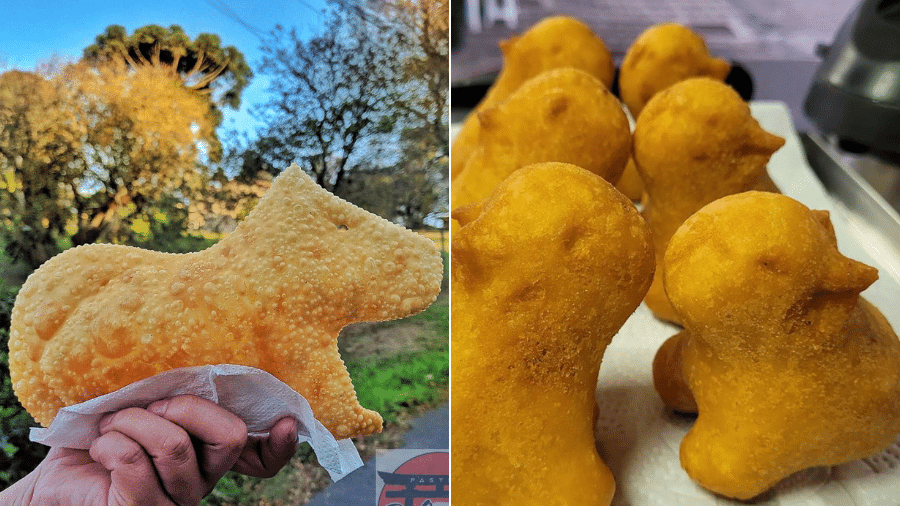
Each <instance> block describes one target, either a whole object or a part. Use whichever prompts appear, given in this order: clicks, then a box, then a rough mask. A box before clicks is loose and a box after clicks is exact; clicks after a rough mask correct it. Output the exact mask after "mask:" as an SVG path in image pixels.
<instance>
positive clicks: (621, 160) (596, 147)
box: [451, 68, 631, 209]
mask: <svg viewBox="0 0 900 506" xmlns="http://www.w3.org/2000/svg"><path fill="white" fill-rule="evenodd" d="M478 121H479V123H480V124H481V131H480V137H479V141H478V144H477V147H476V149H475V150H474V151H473V153H472V156H471V157H470V158H469V160H468V162H467V163H466V167H465V169H464V170H463V172H462V173H461V174H460V175H459V176H458V177H457V178H456V179H454V180H453V182H452V183H451V185H452V187H451V209H455V208H457V207H460V206H463V205H466V204H471V203H474V202H479V201H481V200H484V199H485V198H487V197H488V195H490V194H491V192H492V191H493V190H494V188H496V187H497V185H499V184H500V182H501V181H503V180H504V179H505V178H506V177H507V176H509V175H510V174H512V173H513V172H514V171H515V170H517V169H520V168H522V167H524V166H526V165H529V164H532V163H540V162H565V163H571V164H574V165H577V166H579V167H582V168H584V169H587V170H589V171H591V172H593V173H596V174H599V175H600V176H601V177H603V178H604V179H606V180H608V181H616V180H618V179H619V176H620V175H621V174H622V171H623V170H624V169H625V164H626V163H627V162H628V156H629V154H630V152H631V130H630V128H629V126H628V117H627V116H626V115H625V111H623V110H622V108H621V106H620V105H619V101H618V99H616V97H615V96H613V94H612V93H610V92H609V90H608V89H607V88H606V87H605V86H604V85H603V83H601V82H600V81H598V80H597V79H596V78H595V77H593V76H591V75H590V74H587V73H585V72H582V71H580V70H576V69H571V68H566V69H557V70H550V71H547V72H544V73H542V74H541V75H539V76H537V77H535V78H533V79H530V80H529V81H528V82H526V83H525V84H523V85H522V86H520V87H519V89H518V90H516V92H515V93H513V94H512V95H511V96H510V97H509V99H508V100H506V101H505V102H503V103H501V104H498V105H496V106H494V107H491V108H488V109H485V110H483V111H481V112H480V113H478Z"/></svg>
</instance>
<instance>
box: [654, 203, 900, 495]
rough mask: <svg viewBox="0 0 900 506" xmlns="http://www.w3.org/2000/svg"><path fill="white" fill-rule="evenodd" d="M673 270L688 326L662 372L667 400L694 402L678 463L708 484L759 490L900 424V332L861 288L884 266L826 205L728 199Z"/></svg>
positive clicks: (673, 290)
mask: <svg viewBox="0 0 900 506" xmlns="http://www.w3.org/2000/svg"><path fill="white" fill-rule="evenodd" d="M664 274H665V284H666V290H667V292H668V293H669V297H670V299H671V301H672V305H673V306H674V308H675V310H676V311H677V312H678V314H679V315H680V316H681V319H682V321H683V324H684V327H685V330H684V331H683V332H682V333H680V334H678V335H676V336H675V337H673V338H671V339H670V341H669V342H667V343H666V344H665V345H664V346H663V348H661V349H660V352H659V354H658V355H657V357H656V360H655V361H654V368H653V373H654V381H655V383H656V385H657V386H660V385H663V388H662V389H660V395H661V396H662V398H663V400H664V401H665V402H666V404H668V405H670V406H672V407H674V408H676V409H682V410H685V411H690V409H685V408H686V406H685V404H686V403H687V404H690V403H691V402H694V403H695V406H696V411H697V412H698V413H699V415H698V418H697V421H696V423H695V424H694V427H693V428H692V429H691V431H690V432H689V433H688V435H687V436H686V437H685V438H684V441H683V442H682V444H681V464H682V466H683V467H684V469H685V470H686V471H687V473H688V474H689V475H690V476H691V477H692V478H693V479H694V480H696V481H697V482H698V483H700V484H701V485H703V486H704V487H706V488H708V489H710V490H712V491H714V492H717V493H719V494H722V495H725V496H728V497H734V498H738V499H748V498H751V497H754V496H756V495H758V494H760V493H762V492H764V491H766V490H767V489H769V488H770V487H772V486H773V485H775V484H776V483H777V482H778V481H779V480H781V479H782V478H785V477H786V476H788V475H790V474H792V473H794V472H796V471H799V470H801V469H805V468H808V467H814V466H831V465H837V464H840V463H844V462H848V461H851V460H854V459H858V458H862V457H865V456H867V455H871V454H873V453H876V452H878V451H879V450H881V449H883V448H885V447H886V446H888V445H889V444H890V443H891V442H892V441H893V440H894V438H895V437H896V436H897V434H898V433H900V341H898V339H897V335H896V334H895V333H894V331H893V330H892V329H891V327H890V325H889V324H888V323H887V321H886V320H885V318H884V317H883V316H882V315H881V313H879V312H878V310H877V309H876V308H875V307H873V306H872V305H871V304H869V303H868V302H866V301H865V300H864V299H863V298H861V297H860V296H859V293H860V292H861V291H862V290H864V289H865V288H866V287H868V286H869V285H870V284H871V283H873V282H874V281H875V280H876V278H877V277H878V272H877V270H876V269H874V268H872V267H869V266H867V265H865V264H862V263H860V262H857V261H855V260H851V259H849V258H847V257H845V256H843V255H841V254H840V253H839V252H838V249H837V241H836V239H835V234H834V229H833V228H832V225H831V222H830V221H829V219H828V213H827V212H825V211H810V210H809V209H808V208H806V207H805V206H803V205H802V204H800V203H799V202H797V201H795V200H793V199H791V198H789V197H786V196H783V195H778V194H773V193H766V192H755V191H754V192H747V193H742V194H738V195H732V196H728V197H725V198H722V199H721V200H718V201H716V202H713V203H712V204H710V205H708V206H706V207H704V208H703V209H701V210H700V211H698V212H697V213H696V214H695V215H693V216H692V217H691V218H690V219H688V220H687V221H686V222H685V223H684V225H682V227H681V228H679V230H678V232H676V233H675V235H674V236H673V237H672V240H671V242H670V243H669V248H668V251H667V252H666V254H665V265H664ZM686 401H687V402H686ZM689 407H690V406H687V408H689Z"/></svg>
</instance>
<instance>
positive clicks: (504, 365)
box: [451, 163, 654, 505]
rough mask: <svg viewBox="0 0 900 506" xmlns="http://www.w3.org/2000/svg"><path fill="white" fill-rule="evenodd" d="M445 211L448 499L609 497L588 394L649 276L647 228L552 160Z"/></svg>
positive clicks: (623, 201) (592, 183) (573, 500)
mask: <svg viewBox="0 0 900 506" xmlns="http://www.w3.org/2000/svg"><path fill="white" fill-rule="evenodd" d="M453 217H454V218H455V219H457V220H458V221H459V222H460V224H461V225H462V228H460V229H459V231H458V233H457V234H456V235H455V236H454V237H453V243H452V252H451V263H452V265H451V267H452V269H451V275H452V278H451V280H452V284H451V290H452V293H453V305H452V315H451V318H452V320H453V328H452V336H451V344H452V347H453V356H452V357H451V362H452V363H451V368H452V370H453V374H452V376H451V389H452V391H453V404H452V405H451V420H452V424H451V431H452V432H451V435H452V449H451V451H452V454H453V467H454V480H456V481H455V482H454V485H453V486H454V489H453V490H454V492H453V496H454V501H456V503H457V504H468V505H476V504H503V505H507V504H508V505H513V504H516V505H519V504H534V505H545V504H591V505H608V504H609V503H610V501H611V500H612V497H613V492H614V489H615V483H614V480H613V477H612V475H611V474H610V471H609V469H608V468H607V467H606V465H605V464H604V463H603V461H602V460H601V459H600V457H599V456H598V454H597V450H596V447H595V443H594V436H593V421H592V420H593V416H592V415H593V409H594V405H595V401H594V390H595V388H596V384H597V375H598V372H599V368H600V362H601V360H602V358H603V354H604V352H605V350H606V347H607V345H608V344H609V343H610V341H611V340H612V337H613V335H614V334H615V333H616V332H617V331H618V329H619V328H620V327H621V326H622V324H623V323H624V322H625V320H626V319H627V318H628V316H629V315H631V313H632V312H633V311H634V310H635V308H636V307H637V306H638V305H639V304H640V301H641V298H642V297H643V295H644V292H645V291H646V290H647V287H648V286H649V285H650V280H651V278H652V276H653V269H654V254H653V250H652V243H651V242H650V237H649V231H648V230H647V226H646V223H645V222H644V221H643V220H642V219H641V217H640V215H639V213H638V212H637V210H636V208H635V207H634V205H633V204H632V203H631V201H629V200H628V199H627V198H625V197H624V196H623V195H622V194H621V193H619V192H618V191H616V190H615V189H614V188H613V187H612V185H610V184H609V183H608V182H606V181H605V180H603V179H602V178H600V177H598V176H597V175H595V174H592V173H590V172H588V171H586V170H584V169H581V168H578V167H575V166H572V165H568V164H562V163H544V164H536V165H532V166H528V167H525V168H523V169H521V170H519V171H516V172H515V173H513V174H512V175H511V176H510V177H509V178H508V179H506V180H505V181H504V182H503V183H502V184H501V185H500V186H499V187H498V188H497V189H496V191H495V192H494V193H493V194H492V195H491V196H490V198H489V199H487V200H486V201H485V202H483V203H478V204H472V205H469V206H466V207H464V208H460V209H457V210H455V211H454V213H453Z"/></svg>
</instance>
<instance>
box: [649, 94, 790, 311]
mask: <svg viewBox="0 0 900 506" xmlns="http://www.w3.org/2000/svg"><path fill="white" fill-rule="evenodd" d="M783 144H784V139H783V138H781V137H779V136H777V135H773V134H770V133H769V132H766V131H765V130H763V129H762V128H761V127H760V126H759V123H757V121H756V120H755V119H753V116H751V115H750V107H749V106H748V105H747V103H746V102H744V101H743V100H741V97H740V96H739V95H738V94H737V92H735V91H734V90H733V89H731V87H729V86H728V85H726V84H723V83H721V82H719V81H716V80H714V79H709V78H705V77H696V78H691V79H686V80H684V81H681V82H679V83H676V84H674V85H672V86H670V87H669V88H667V89H665V90H663V91H661V92H659V93H658V94H656V96H654V97H653V98H652V99H651V100H650V102H649V103H647V107H646V108H645V109H644V112H643V113H641V115H640V117H639V118H638V120H637V122H636V124H635V129H634V161H635V165H636V166H637V170H638V172H639V173H640V175H641V180H642V181H643V182H644V185H645V188H644V190H645V192H644V193H645V196H646V198H645V200H644V217H645V218H646V219H647V222H648V223H649V224H650V230H651V231H652V232H653V243H654V245H655V246H656V252H657V263H661V262H662V255H663V253H665V251H666V246H667V244H668V242H669V238H670V237H672V234H674V233H675V230H676V229H678V227H679V226H680V225H681V224H682V223H683V222H684V220H686V219H687V218H688V217H689V216H690V215H692V214H694V212H696V211H697V210H699V209H700V208H701V207H703V206H705V205H706V204H709V203H710V202H712V201H714V200H716V199H718V198H721V197H724V196H725V195H731V194H734V193H740V192H744V191H747V190H754V189H764V190H775V185H774V184H773V183H772V181H771V179H769V176H768V174H767V173H766V164H767V163H768V161H769V158H770V157H771V156H772V153H774V152H775V151H776V150H778V148H780V147H781V146H782V145H783ZM645 302H646V303H647V306H648V307H649V308H650V309H651V310H652V311H653V313H654V314H655V315H656V316H657V317H658V318H660V319H663V320H668V321H671V322H675V323H678V316H677V315H676V314H675V312H674V311H672V307H671V306H670V305H669V301H668V299H667V298H666V294H665V291H664V290H663V285H662V273H661V272H657V274H656V279H654V280H653V286H651V287H650V291H649V292H647V297H646V298H645Z"/></svg>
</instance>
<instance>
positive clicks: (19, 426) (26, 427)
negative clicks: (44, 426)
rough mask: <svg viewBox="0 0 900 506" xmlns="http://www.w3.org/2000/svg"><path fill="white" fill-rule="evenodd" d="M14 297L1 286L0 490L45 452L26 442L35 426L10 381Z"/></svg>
mask: <svg viewBox="0 0 900 506" xmlns="http://www.w3.org/2000/svg"><path fill="white" fill-rule="evenodd" d="M16 293H17V291H16V290H13V289H10V288H8V287H6V286H5V285H0V488H5V487H7V486H9V485H11V484H13V483H14V482H16V481H18V480H20V479H21V478H23V477H24V476H25V475H26V474H28V473H30V472H31V470H32V469H34V468H35V467H37V465H38V464H39V463H40V462H41V461H42V460H43V459H44V457H45V456H46V455H47V451H48V448H47V447H46V446H42V445H38V444H35V443H32V442H31V441H29V439H28V434H29V431H30V429H31V427H36V426H38V424H37V423H36V422H35V421H34V419H33V418H32V417H31V415H29V414H28V412H26V411H25V409H24V408H23V407H22V405H21V404H19V400H18V399H17V398H16V396H15V393H14V392H13V388H12V381H11V380H10V378H9V346H8V343H9V324H10V316H11V313H12V308H13V304H14V302H15V298H16Z"/></svg>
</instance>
